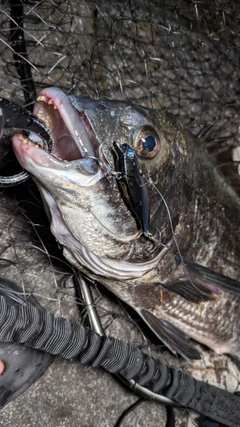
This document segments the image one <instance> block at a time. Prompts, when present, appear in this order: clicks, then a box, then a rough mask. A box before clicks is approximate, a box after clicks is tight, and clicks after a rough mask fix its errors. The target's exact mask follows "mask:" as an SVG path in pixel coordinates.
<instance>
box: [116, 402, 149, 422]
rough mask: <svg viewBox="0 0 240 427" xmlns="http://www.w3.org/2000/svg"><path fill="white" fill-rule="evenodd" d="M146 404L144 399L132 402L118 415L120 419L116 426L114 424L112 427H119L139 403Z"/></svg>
mask: <svg viewBox="0 0 240 427" xmlns="http://www.w3.org/2000/svg"><path fill="white" fill-rule="evenodd" d="M143 402H146V399H144V398H143V397H140V399H138V400H137V401H136V402H134V403H133V404H132V405H130V406H129V407H128V408H127V409H125V411H123V413H122V414H121V415H120V417H119V418H118V420H117V422H116V424H114V426H113V427H120V426H121V424H122V422H123V421H124V419H125V418H126V417H127V416H128V415H129V414H130V413H131V412H132V411H134V409H135V408H136V407H137V406H139V405H140V404H141V403H143Z"/></svg>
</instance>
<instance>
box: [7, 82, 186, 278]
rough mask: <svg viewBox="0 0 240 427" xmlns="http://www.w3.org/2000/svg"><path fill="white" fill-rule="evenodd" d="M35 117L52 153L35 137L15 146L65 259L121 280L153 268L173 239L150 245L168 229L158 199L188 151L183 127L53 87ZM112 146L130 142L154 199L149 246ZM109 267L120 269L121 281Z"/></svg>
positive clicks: (18, 141)
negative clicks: (47, 133) (48, 135)
mask: <svg viewBox="0 0 240 427" xmlns="http://www.w3.org/2000/svg"><path fill="white" fill-rule="evenodd" d="M34 114H35V115H37V116H38V117H39V118H41V119H42V120H43V121H44V122H45V123H46V125H47V126H48V127H49V128H50V129H51V131H52V133H53V135H54V141H55V145H54V148H53V150H52V152H51V153H47V152H46V151H44V150H43V149H41V147H39V146H38V144H37V142H38V141H37V139H35V140H34V141H33V140H32V139H31V140H30V139H29V138H26V137H23V136H21V135H15V136H14V138H13V147H14V150H15V153H16V156H17V158H18V160H19V162H20V163H21V165H22V166H23V168H24V169H26V170H28V171H29V172H30V173H31V174H32V176H33V178H34V179H35V181H36V183H37V185H38V187H39V189H40V192H41V195H42V198H43V201H44V204H45V207H46V211H47V213H48V215H49V218H50V222H51V230H52V232H53V234H54V235H55V237H56V239H57V240H58V242H59V243H60V244H61V245H62V246H63V248H64V253H65V256H66V257H67V259H68V260H69V261H70V262H71V263H73V264H74V265H77V266H78V267H80V268H81V267H82V266H85V267H87V269H88V270H90V271H92V270H93V271H95V272H97V274H100V275H102V276H104V275H105V276H106V275H107V276H109V275H110V276H109V277H111V275H112V276H114V277H116V275H117V277H118V276H119V277H122V278H123V279H126V277H128V276H129V277H135V275H137V276H138V275H142V274H144V273H145V272H146V271H148V270H149V269H152V268H155V267H156V265H157V263H158V261H159V254H160V252H161V251H162V249H163V248H164V247H165V245H166V244H167V240H168V239H169V233H170V231H169V230H168V233H165V235H164V236H161V238H162V240H161V241H162V245H160V246H159V245H157V244H156V243H154V242H156V240H157V238H158V236H159V234H160V233H161V232H162V229H161V228H162V227H163V228H164V223H165V222H167V223H168V224H169V221H168V219H166V217H167V213H166V209H165V210H164V213H162V215H161V214H160V216H159V212H161V209H162V207H161V206H162V200H161V199H160V197H159V194H160V192H161V191H163V190H162V189H163V188H165V186H166V182H172V184H173V187H177V186H176V185H175V184H176V183H175V181H174V169H175V168H176V165H177V164H178V162H180V159H181V158H182V157H183V158H184V153H185V151H186V146H185V145H186V141H185V138H184V135H183V133H182V129H181V126H180V125H176V124H175V125H174V126H175V128H174V126H172V118H171V119H169V118H168V116H166V115H161V114H159V112H158V113H156V112H155V111H154V110H148V109H144V108H142V107H135V106H132V105H129V104H127V103H125V102H120V101H110V100H106V101H98V100H91V99H86V98H78V97H75V96H73V95H70V96H67V95H65V94H64V93H63V92H62V91H61V90H60V89H57V88H47V89H44V90H42V91H41V92H40V95H39V97H38V100H37V102H36V104H35V107H34ZM170 123H171V127H172V128H173V130H174V132H175V133H173V130H172V129H171V133H170V134H171V137H170V139H169V135H168V129H169V126H170ZM179 126H180V127H179ZM31 138H32V137H31ZM116 142H117V143H118V145H119V146H121V145H124V144H128V146H130V147H132V149H133V150H134V152H135V154H136V156H137V158H138V164H139V169H140V173H141V176H142V177H143V185H145V186H146V191H147V193H148V197H149V199H150V200H151V211H150V225H149V234H151V235H152V236H155V237H154V238H153V239H152V240H151V239H149V238H147V237H145V236H143V234H142V232H141V230H139V227H138V225H137V223H136V220H135V218H134V216H133V215H132V212H131V211H130V210H129V208H128V206H127V205H126V203H125V202H124V200H123V198H122V195H121V192H120V191H119V186H118V173H117V172H116V167H115V157H116V152H115V150H114V143H116ZM176 153H178V154H176ZM182 154H183V155H182ZM169 174H170V176H171V179H170V180H169ZM159 199H160V201H159ZM157 212H158V215H156V213H157ZM156 218H158V219H157V221H156ZM159 218H160V219H159ZM103 259H104V260H106V259H107V260H108V261H107V267H106V268H104V269H101V265H102V260H103ZM121 263H123V264H121ZM124 263H125V264H124ZM113 264H114V265H115V266H116V265H119V271H120V270H121V274H122V276H121V274H120V272H118V273H117V272H116V268H117V267H116V268H115V267H114V268H113V267H112V266H113ZM130 264H131V266H133V267H131V268H130V267H129V265H130ZM98 265H99V268H98V267H97V266H98ZM110 265H111V267H110ZM139 265H147V267H144V268H143V267H141V268H140V267H139ZM128 267H129V268H130V270H131V273H130V272H129V273H126V274H123V272H122V270H124V268H125V269H128ZM139 268H140V270H139ZM111 269H113V270H114V272H113V271H112V270H111ZM110 270H111V272H110ZM133 270H134V271H135V270H136V271H135V272H133Z"/></svg>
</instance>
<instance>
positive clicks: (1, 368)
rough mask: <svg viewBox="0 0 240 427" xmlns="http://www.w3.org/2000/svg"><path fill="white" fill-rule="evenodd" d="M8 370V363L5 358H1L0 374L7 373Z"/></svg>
mask: <svg viewBox="0 0 240 427" xmlns="http://www.w3.org/2000/svg"><path fill="white" fill-rule="evenodd" d="M6 370H7V364H6V362H5V361H4V360H0V375H3V374H5V372H6Z"/></svg>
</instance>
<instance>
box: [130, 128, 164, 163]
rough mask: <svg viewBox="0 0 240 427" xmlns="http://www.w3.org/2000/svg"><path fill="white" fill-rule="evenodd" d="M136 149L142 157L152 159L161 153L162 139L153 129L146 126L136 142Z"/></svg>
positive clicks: (141, 130) (139, 133)
mask: <svg viewBox="0 0 240 427" xmlns="http://www.w3.org/2000/svg"><path fill="white" fill-rule="evenodd" d="M134 147H135V148H136V150H137V153H138V154H139V155H140V156H141V157H145V158H147V159H152V158H153V157H155V156H156V155H157V153H158V151H159V148H160V138H159V136H158V134H157V132H156V131H155V130H154V129H153V128H151V127H150V126H144V127H143V128H142V129H140V131H139V132H138V134H137V136H136V138H135V140H134Z"/></svg>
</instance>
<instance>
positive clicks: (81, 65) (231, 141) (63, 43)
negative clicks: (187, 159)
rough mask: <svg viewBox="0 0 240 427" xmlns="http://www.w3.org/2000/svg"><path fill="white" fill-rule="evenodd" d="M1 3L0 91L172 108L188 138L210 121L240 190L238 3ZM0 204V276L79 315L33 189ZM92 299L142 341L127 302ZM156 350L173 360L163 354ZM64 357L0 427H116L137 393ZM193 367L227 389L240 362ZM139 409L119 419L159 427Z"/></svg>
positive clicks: (22, 97)
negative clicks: (239, 156)
mask: <svg viewBox="0 0 240 427" xmlns="http://www.w3.org/2000/svg"><path fill="white" fill-rule="evenodd" d="M0 10H1V15H0V16H1V18H0V77H1V79H0V87H1V91H0V93H1V96H3V97H5V98H8V99H11V100H13V101H15V102H18V103H19V104H21V105H23V106H24V105H25V106H28V107H31V105H32V104H33V102H34V99H35V95H36V93H38V92H39V90H40V89H41V88H43V87H47V86H59V87H61V88H62V89H63V90H64V91H65V92H66V93H73V94H75V95H83V96H88V97H91V98H95V99H101V98H110V99H118V100H128V101H130V102H132V103H137V104H140V105H143V106H146V107H150V108H159V109H164V110H167V111H170V112H172V113H173V114H175V115H177V116H178V117H179V118H180V119H181V120H182V122H183V124H184V125H185V126H187V127H188V129H190V130H191V131H192V132H193V133H195V134H198V133H199V132H200V131H201V130H202V129H207V128H208V126H210V125H214V126H213V129H212V132H211V136H210V139H209V140H207V141H206V145H207V147H208V149H209V151H210V153H211V155H212V156H213V157H214V159H215V161H216V162H217V163H218V164H219V166H220V167H221V168H222V170H223V172H224V173H226V175H227V176H228V179H230V181H231V183H232V185H233V186H235V188H236V189H237V191H239V190H238V188H239V183H240V181H239V175H238V173H237V172H234V170H235V169H234V168H233V167H232V162H231V154H232V148H233V147H236V146H238V144H239V142H240V130H239V129H240V128H239V92H240V71H239V61H240V47H239V44H240V41H239V21H240V5H239V3H238V1H234V0H232V1H224V0H222V1H221V0H214V1H190V0H189V1H188V0H183V1H177V0H175V1H174V0H172V1H167V0H166V1H164V0H163V1H142V0H136V1H125V0H122V1H108V2H106V1H105V2H104V1H98V2H93V1H88V0H86V1H80V0H79V1H72V2H71V1H55V2H53V1H24V0H22V1H19V2H14V1H12V2H10V1H2V2H1V6H0ZM23 37H24V38H23ZM8 150H9V148H8V145H6V146H4V150H3V149H2V148H1V151H2V152H3V153H2V159H1V164H2V165H3V167H4V168H5V169H4V171H5V170H6V168H8V169H9V167H10V169H11V167H12V154H11V153H10V154H9V153H8ZM5 154H6V156H5ZM9 165H10V166H9ZM16 201H17V202H16ZM1 204H2V209H1V211H2V212H1V225H2V235H1V236H2V237H1V241H0V249H1V259H0V265H1V266H2V274H1V275H3V276H6V277H8V278H11V279H14V280H16V281H17V282H18V283H19V284H21V283H22V286H23V287H24V289H26V290H27V291H29V292H33V293H34V294H35V295H37V296H38V298H39V300H40V302H41V303H42V304H43V305H44V307H45V308H46V309H48V310H50V311H52V312H54V313H55V314H59V313H60V314H61V315H64V316H69V317H71V318H73V319H75V320H78V311H77V309H76V302H75V301H76V300H75V290H74V288H73V283H72V279H71V277H72V274H74V272H73V271H72V269H71V267H70V266H68V265H67V264H66V262H65V261H64V260H63V258H61V252H60V251H59V252H57V250H56V247H55V242H54V240H53V239H52V240H51V238H50V237H49V231H48V223H47V220H43V216H44V211H43V208H42V205H41V204H40V202H39V199H38V196H37V195H36V193H35V187H33V185H32V184H31V185H28V186H26V187H23V189H21V190H19V189H17V190H16V189H13V190H9V191H7V190H4V191H3V193H2V197H1ZM95 298H96V300H95V302H96V305H97V307H98V309H99V312H100V314H101V318H102V320H103V324H104V327H106V328H107V330H108V331H109V333H111V334H115V335H117V336H119V337H120V338H123V339H125V340H126V341H128V342H132V343H134V344H138V345H142V346H145V347H147V345H148V343H149V342H148V340H146V339H145V338H144V336H143V335H142V333H141V332H139V331H138V327H137V326H136V325H134V324H133V322H132V321H131V320H130V319H129V318H128V315H127V314H126V312H125V309H124V308H123V307H121V306H119V305H118V304H117V303H116V302H114V303H112V302H109V300H108V296H104V297H103V296H102V293H101V292H100V291H99V290H96V292H95ZM78 302H79V304H80V305H81V301H80V300H78ZM83 315H84V313H83ZM159 348H160V346H158V345H157V350H159ZM154 349H156V348H155V347H154V345H152V346H151V350H152V351H153V350H154ZM149 351H150V350H149ZM162 357H163V358H164V360H165V361H166V360H167V361H168V362H169V363H176V362H175V360H174V359H173V357H172V356H171V355H169V354H168V353H164V355H163V356H162ZM61 363H63V362H61V361H60V360H58V361H57V362H56V365H57V366H54V367H53V368H51V369H52V370H51V372H50V373H48V376H46V378H45V377H44V379H43V380H42V382H41V383H40V385H38V384H37V385H36V386H33V387H32V388H31V389H30V391H29V392H28V393H26V394H25V395H24V396H23V397H20V398H19V400H17V401H16V402H15V401H14V402H13V403H12V404H10V405H8V406H7V407H6V408H5V409H4V410H3V411H2V415H1V414H0V420H1V417H2V421H1V422H2V424H3V425H7V423H11V424H12V425H17V421H16V420H17V419H18V418H17V417H18V411H19V410H20V408H21V413H22V414H23V415H22V417H23V420H22V421H21V425H25V426H28V425H29V426H30V425H31V426H33V425H36V426H37V425H40V423H39V424H38V422H39V419H40V418H39V417H40V415H41V417H45V421H44V418H43V419H42V420H41V422H45V423H46V425H52V426H53V427H54V426H56V427H57V426H83V425H92V426H97V425H101V426H112V425H114V422H115V421H116V419H117V417H118V416H119V414H121V412H122V411H123V409H124V408H126V407H127V406H128V405H130V404H131V403H133V402H134V400H135V399H136V398H135V397H134V396H132V395H131V393H129V392H127V391H125V390H124V391H123V390H122V386H118V385H116V384H115V382H114V380H112V379H109V376H106V375H105V374H103V373H101V372H100V373H97V372H94V373H92V372H91V373H90V372H89V371H88V372H86V370H84V368H81V367H79V366H78V365H77V364H74V363H73V364H72V365H71V367H69V364H66V363H65V364H64V363H63V365H61ZM180 363H181V364H183V362H180ZM70 368H71V369H70ZM184 369H185V367H184ZM191 369H192V372H193V373H194V374H195V375H197V376H198V377H199V378H201V379H204V380H208V379H209V378H210V377H211V375H212V376H213V377H214V378H215V377H216V378H218V380H216V382H217V383H218V384H221V385H222V386H223V387H226V388H228V389H230V391H235V390H236V389H237V387H238V371H237V368H236V367H235V365H234V364H233V363H232V362H230V364H227V358H224V357H217V356H215V358H214V356H213V355H212V354H210V355H209V354H208V353H206V357H205V359H204V361H203V362H202V365H201V366H200V368H199V366H198V368H195V366H194V365H193V366H192V368H191ZM229 372H230V373H231V379H229V377H228V374H229ZM79 377H81V391H79V387H80V386H79V380H78V378H79ZM226 378H227V380H226ZM210 380H211V378H210ZM60 383H61V390H60ZM100 383H101V384H100ZM34 387H35V388H34ZM39 390H40V391H39ZM111 390H112V391H111ZM79 393H80V403H79V402H78V400H79ZM26 396H27V397H26ZM21 399H22V400H21ZM36 400H37V401H38V402H37V404H36ZM22 405H23V406H24V411H22ZM144 405H145V406H144ZM144 405H142V407H141V406H140V407H138V409H136V410H135V411H134V412H133V413H132V414H130V415H129V417H128V418H127V419H126V420H125V421H124V422H123V424H122V425H138V426H141V425H143V426H146V425H148V426H151V425H159V426H160V425H161V426H164V425H165V412H164V410H162V409H161V408H160V407H158V406H157V404H156V403H152V404H151V403H148V404H146V403H145V404H144ZM147 405H148V406H147ZM162 411H163V412H162ZM43 414H44V415H43ZM192 417H193V415H192V414H190V415H189V414H187V413H183V412H181V413H180V412H178V414H177V420H176V426H178V425H179V426H180V425H181V426H183V425H184V426H185V425H187V426H189V427H190V426H191V425H192V424H191V423H192V421H191V419H192ZM124 423H125V424H124Z"/></svg>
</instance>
